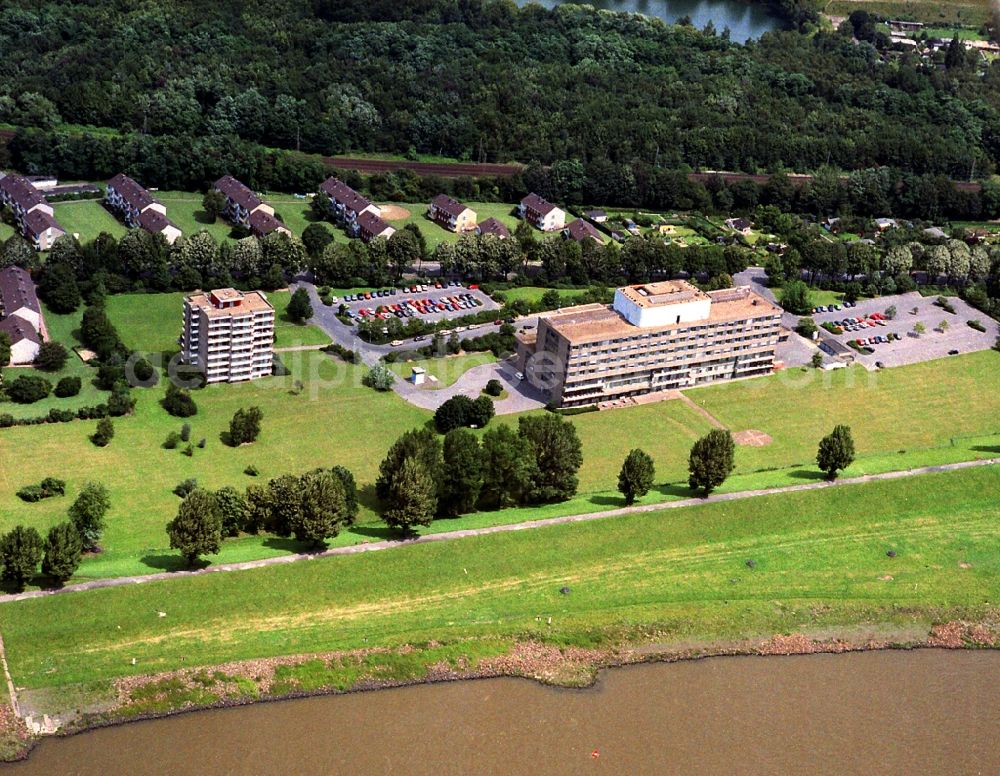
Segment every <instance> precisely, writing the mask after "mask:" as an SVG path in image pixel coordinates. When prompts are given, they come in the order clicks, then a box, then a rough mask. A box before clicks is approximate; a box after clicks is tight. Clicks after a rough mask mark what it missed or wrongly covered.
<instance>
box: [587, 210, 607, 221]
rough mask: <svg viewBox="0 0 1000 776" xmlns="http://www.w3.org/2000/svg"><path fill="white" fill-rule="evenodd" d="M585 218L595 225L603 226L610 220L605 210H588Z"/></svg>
mask: <svg viewBox="0 0 1000 776" xmlns="http://www.w3.org/2000/svg"><path fill="white" fill-rule="evenodd" d="M583 216H584V218H586V219H587V220H589V221H593V222H594V223H595V224H603V223H604V222H606V221H607V220H608V214H607V213H605V212H604V211H603V210H588V211H587V212H586V213H584V214H583Z"/></svg>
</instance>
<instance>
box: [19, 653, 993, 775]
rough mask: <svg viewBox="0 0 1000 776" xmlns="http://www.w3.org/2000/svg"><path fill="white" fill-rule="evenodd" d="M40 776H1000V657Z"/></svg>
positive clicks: (92, 758) (37, 755) (475, 684)
mask: <svg viewBox="0 0 1000 776" xmlns="http://www.w3.org/2000/svg"><path fill="white" fill-rule="evenodd" d="M0 772H3V773H4V774H6V773H10V774H12V776H13V775H15V774H16V775H17V776H27V774H39V775H41V774H44V775H45V776H68V775H69V774H80V775H81V776H83V775H84V774H87V775H88V776H89V775H90V774H95V776H96V775H99V776H117V774H122V775H123V776H124V775H127V776H141V775H143V774H171V775H172V776H178V775H181V774H198V776H216V774H241V775H242V774H351V775H352V776H353V774H435V775H439V774H505V775H506V774H511V775H519V774H532V775H534V774H679V775H683V776H688V775H690V774H741V775H743V774H769V775H770V774H774V775H776V776H783V775H784V774H831V775H832V774H836V775H837V776H844V775H845V774H865V775H866V776H868V775H871V776H875V775H881V774H906V775H907V776H910V775H911V774H913V775H916V774H920V775H922V776H923V775H927V774H949V776H957V775H964V774H984V775H989V776H995V775H996V774H1000V652H986V651H981V652H969V651H964V652H963V651H943V650H919V651H913V652H899V651H897V652H867V653H854V654H845V655H808V656H796V657H769V658H760V657H744V658H712V659H708V660H700V661H692V662H686V663H675V664H670V665H667V664H659V665H642V666H633V667H629V668H622V669H614V670H610V671H607V672H605V673H603V674H602V675H601V679H600V681H599V683H598V684H597V685H596V686H595V687H593V688H590V689H586V690H564V689H555V688H551V687H543V686H541V685H539V684H536V683H534V682H530V681H526V680H519V679H489V680H481V681H468V682H454V683H447V684H435V685H420V686H414V687H406V688H400V689H393V690H383V691H378V692H371V693H359V694H354V695H344V696H326V697H317V698H306V699H300V700H291V701H283V702H279V703H265V704H258V705H255V706H245V707H241V708H235V709H221V710H213V711H206V712H196V713H192V714H184V715H180V716H176V717H172V718H168V719H161V720H153V721H149V722H140V723H136V724H132V725H125V726H121V727H116V728H106V729H102V730H97V731H93V732H90V733H85V734H82V735H78V736H73V737H70V738H66V739H60V740H47V741H45V742H44V743H42V744H41V745H40V746H39V747H38V748H37V749H36V750H35V751H34V752H33V753H32V755H31V757H30V759H29V760H28V761H27V762H26V763H21V764H18V765H14V766H11V767H10V768H9V769H7V768H0Z"/></svg>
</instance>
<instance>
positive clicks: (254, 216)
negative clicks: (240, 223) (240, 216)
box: [248, 208, 292, 237]
mask: <svg viewBox="0 0 1000 776" xmlns="http://www.w3.org/2000/svg"><path fill="white" fill-rule="evenodd" d="M248 226H249V227H250V232H251V233H252V234H253V235H254V236H256V237H263V236H264V235H268V234H270V233H271V232H282V233H283V234H287V235H288V236H289V237H291V236H292V230H291V229H289V228H288V227H287V226H285V225H284V224H283V223H281V221H279V220H278V219H277V218H276V217H275V216H273V215H272V214H271V213H268V212H267V211H266V210H263V209H260V208H258V209H257V210H255V211H253V212H252V213H251V214H250V223H249V224H248Z"/></svg>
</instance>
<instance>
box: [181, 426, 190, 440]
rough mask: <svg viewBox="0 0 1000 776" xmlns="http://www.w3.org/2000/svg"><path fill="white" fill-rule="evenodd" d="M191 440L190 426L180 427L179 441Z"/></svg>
mask: <svg viewBox="0 0 1000 776" xmlns="http://www.w3.org/2000/svg"><path fill="white" fill-rule="evenodd" d="M190 439H191V424H190V423H185V424H184V425H183V426H181V441H182V442H187V441H189V440H190Z"/></svg>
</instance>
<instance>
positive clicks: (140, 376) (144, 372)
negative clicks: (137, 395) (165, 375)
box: [132, 358, 159, 387]
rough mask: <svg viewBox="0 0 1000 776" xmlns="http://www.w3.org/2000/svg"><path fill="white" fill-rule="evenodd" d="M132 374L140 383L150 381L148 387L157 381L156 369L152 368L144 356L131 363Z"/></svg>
mask: <svg viewBox="0 0 1000 776" xmlns="http://www.w3.org/2000/svg"><path fill="white" fill-rule="evenodd" d="M132 374H133V376H134V377H135V379H136V380H138V381H139V382H140V383H150V386H149V387H152V386H153V385H156V383H157V382H159V378H158V376H157V374H156V370H155V369H153V365H152V364H151V363H149V361H148V360H147V359H145V358H140V359H139V360H138V361H136V362H135V364H133V365H132ZM154 378H156V379H154Z"/></svg>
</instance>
